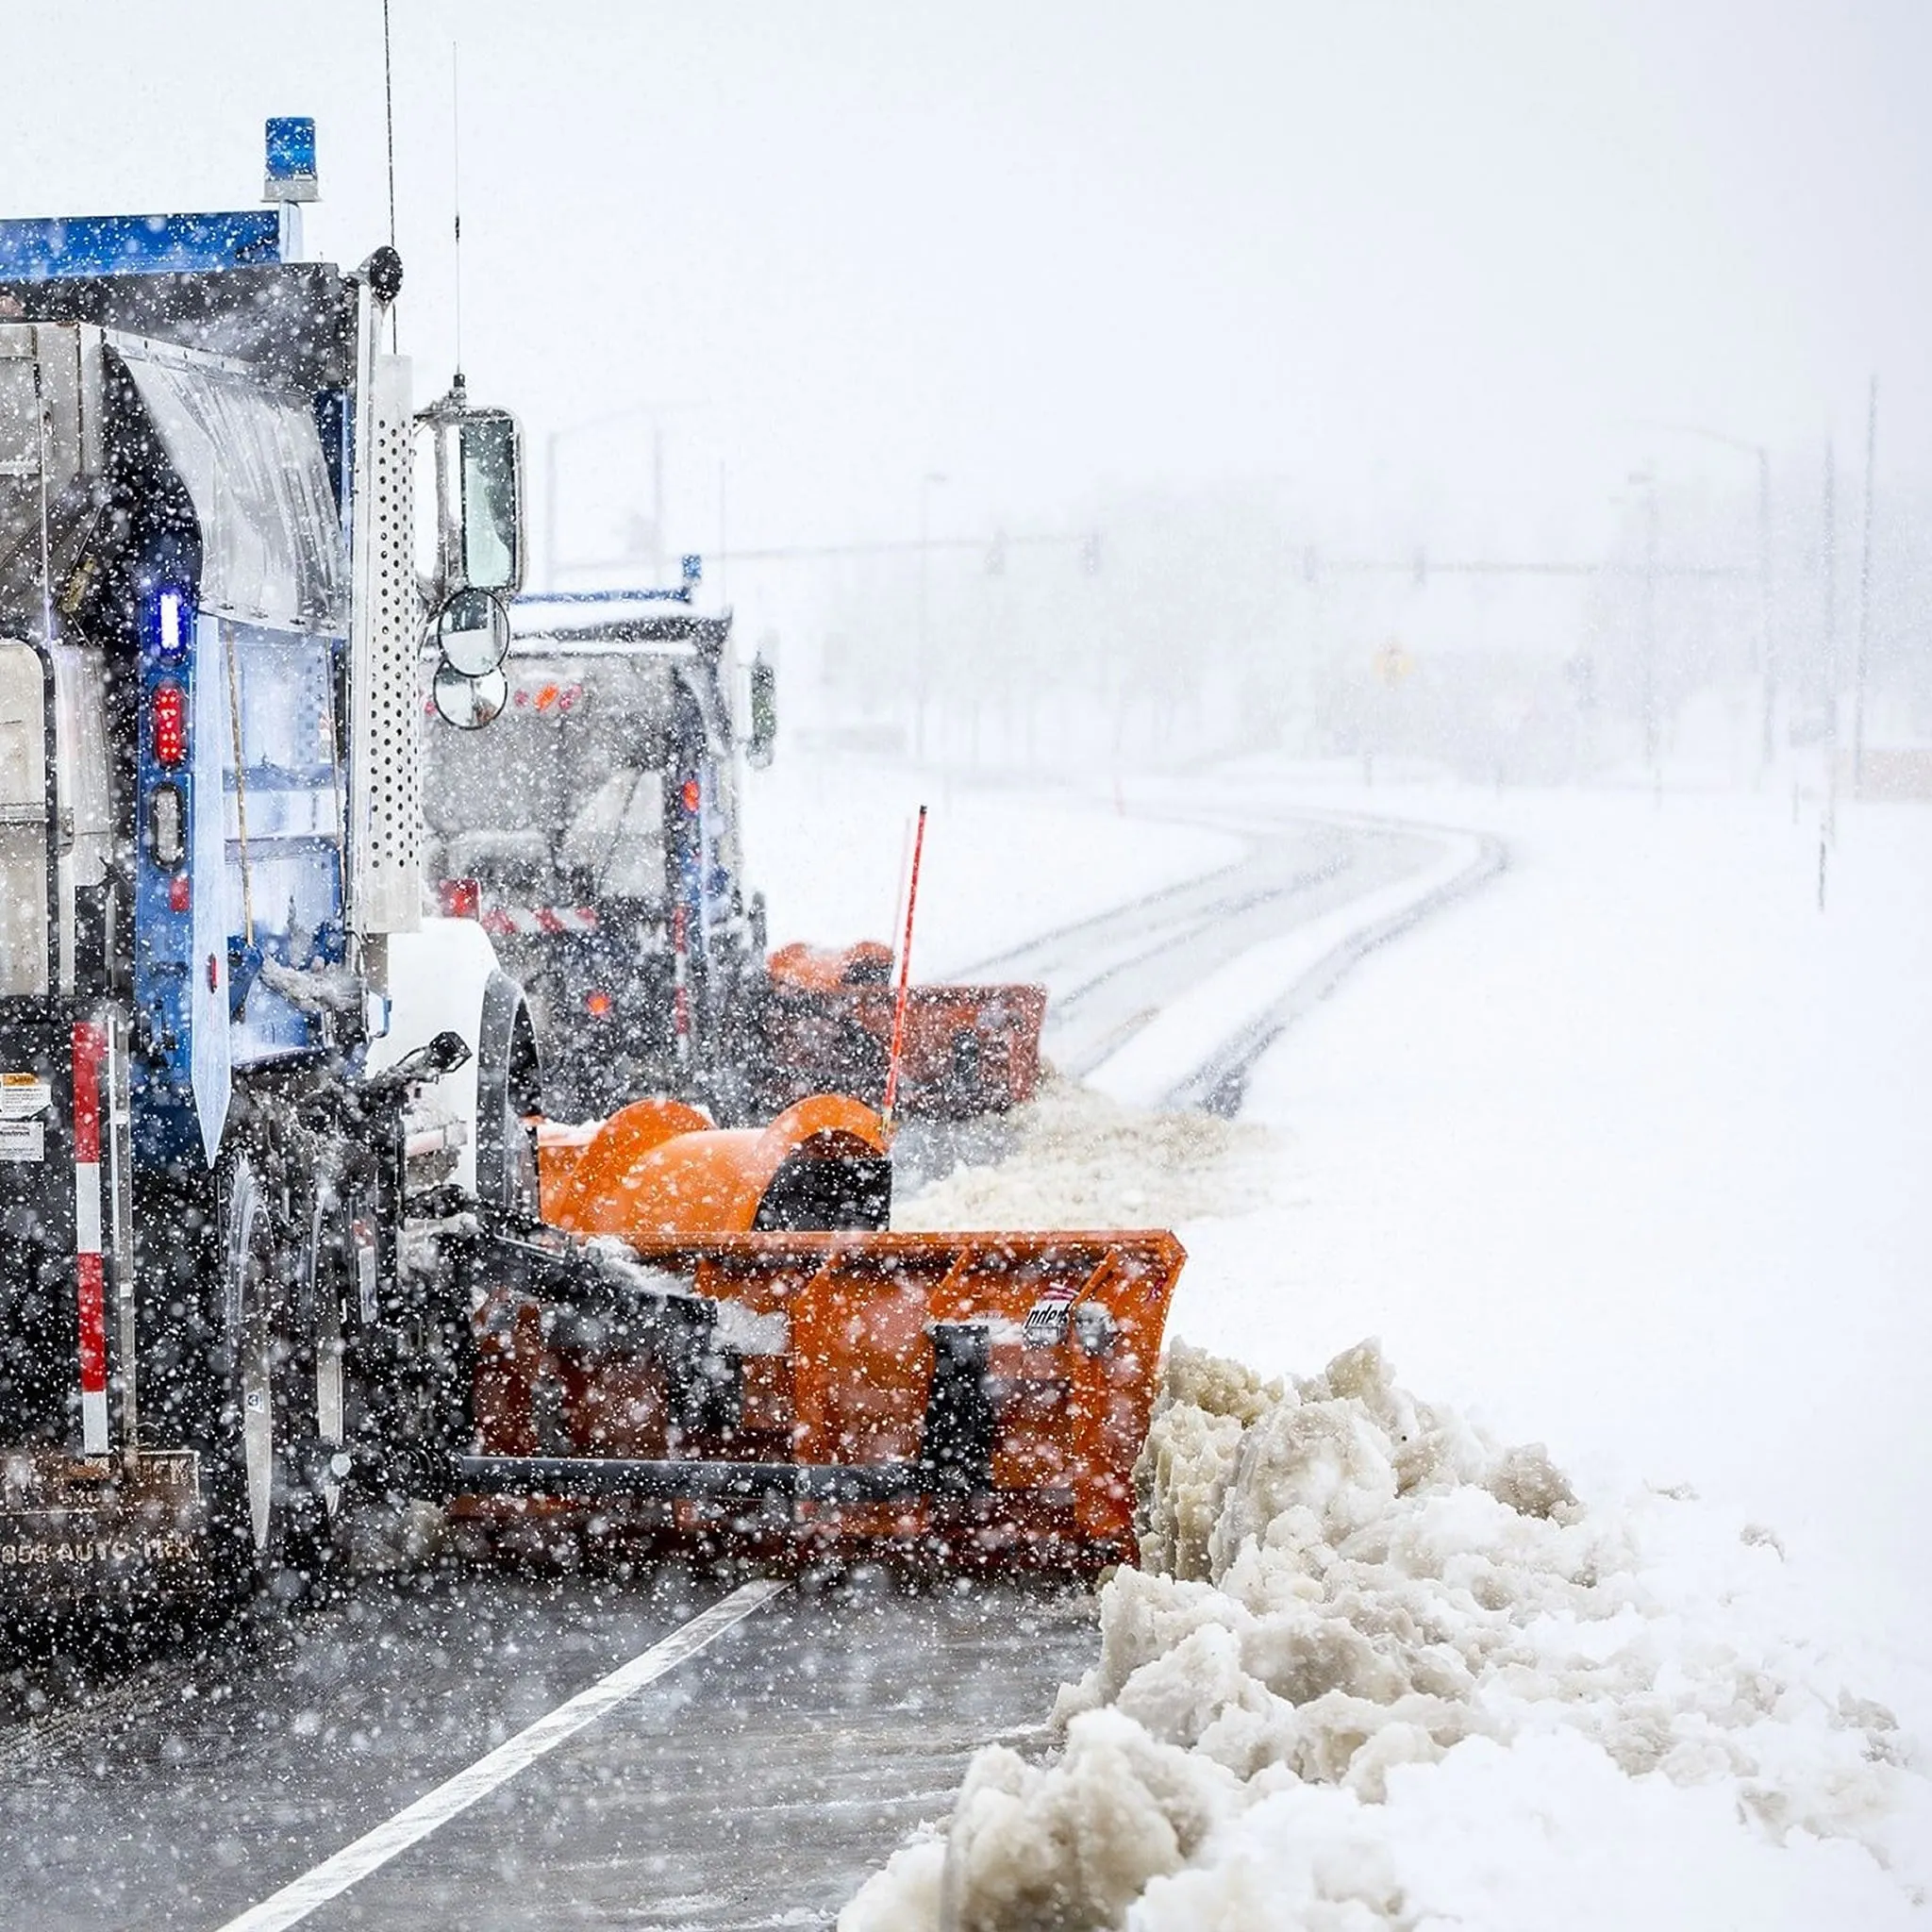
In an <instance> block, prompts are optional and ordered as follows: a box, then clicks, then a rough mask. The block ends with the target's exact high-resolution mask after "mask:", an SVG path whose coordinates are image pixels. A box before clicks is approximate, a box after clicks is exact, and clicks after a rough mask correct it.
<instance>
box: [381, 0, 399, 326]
mask: <svg viewBox="0 0 1932 1932" xmlns="http://www.w3.org/2000/svg"><path fill="white" fill-rule="evenodd" d="M382 125H383V133H384V135H385V136H386V137H387V139H388V142H389V245H390V246H391V248H393V247H394V246H395V245H396V91H395V82H394V79H393V77H392V75H391V69H390V43H389V0H382ZM389 352H390V354H391V356H393V355H394V354H396V308H395V304H394V303H393V302H391V304H390V305H389Z"/></svg>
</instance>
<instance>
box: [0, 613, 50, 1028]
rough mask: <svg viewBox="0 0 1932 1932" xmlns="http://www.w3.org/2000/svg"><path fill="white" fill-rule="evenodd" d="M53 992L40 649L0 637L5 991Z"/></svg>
mask: <svg viewBox="0 0 1932 1932" xmlns="http://www.w3.org/2000/svg"><path fill="white" fill-rule="evenodd" d="M45 991H47V725H46V702H45V686H44V684H43V682H42V675H41V660H40V657H39V655H38V654H37V653H36V652H35V651H33V650H32V649H31V648H30V647H29V646H27V645H25V644H11V643H0V994H5V993H44V992H45Z"/></svg>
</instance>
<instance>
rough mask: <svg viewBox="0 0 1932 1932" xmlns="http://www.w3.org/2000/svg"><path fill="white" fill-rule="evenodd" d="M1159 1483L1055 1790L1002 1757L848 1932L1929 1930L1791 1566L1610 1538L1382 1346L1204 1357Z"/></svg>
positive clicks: (1608, 1525) (1892, 1802)
mask: <svg viewBox="0 0 1932 1932" xmlns="http://www.w3.org/2000/svg"><path fill="white" fill-rule="evenodd" d="M1140 1480H1141V1507H1142V1521H1143V1528H1144V1536H1143V1543H1142V1556H1143V1562H1144V1564H1145V1566H1146V1567H1145V1568H1143V1569H1142V1570H1140V1571H1122V1572H1120V1573H1118V1574H1116V1575H1115V1576H1114V1577H1113V1578H1112V1579H1111V1580H1110V1581H1109V1582H1108V1585H1107V1587H1106V1589H1105V1591H1103V1592H1102V1595H1101V1599H1100V1616H1101V1657H1100V1661H1099V1663H1098V1665H1097V1666H1096V1667H1095V1669H1094V1670H1093V1671H1092V1672H1091V1673H1090V1674H1088V1676H1087V1677H1086V1678H1085V1679H1084V1680H1083V1681H1082V1682H1081V1683H1080V1684H1079V1685H1077V1686H1070V1687H1068V1688H1066V1689H1064V1690H1063V1691H1062V1692H1061V1695H1060V1700H1059V1704H1058V1708H1057V1711H1056V1721H1057V1723H1058V1725H1059V1726H1061V1727H1062V1729H1063V1743H1062V1746H1061V1748H1060V1750H1059V1752H1058V1756H1057V1757H1055V1759H1054V1760H1053V1761H1052V1762H1051V1763H1050V1764H1047V1765H1045V1766H1037V1765H1032V1764H1029V1763H1027V1762H1026V1761H1025V1760H1024V1759H1022V1758H1021V1757H1018V1756H1016V1755H1015V1754H1014V1753H1012V1752H1010V1751H1008V1750H1006V1749H1004V1748H1001V1747H993V1748H991V1749H989V1750H986V1751H983V1752H981V1753H980V1754H979V1756H978V1757H977V1758H976V1759H975V1760H974V1764H973V1767H972V1769H971V1771H970V1773H969V1774H968V1777H967V1779H966V1782H965V1785H964V1787H963V1789H962V1790H961V1792H960V1795H959V1800H958V1805H957V1807H956V1808H955V1812H954V1815H953V1819H952V1823H951V1825H950V1828H949V1830H948V1831H947V1833H946V1835H945V1837H944V1838H943V1839H942V1840H941V1839H938V1838H934V1839H931V1840H926V1841H924V1842H922V1843H918V1844H914V1845H912V1846H909V1847H908V1848H906V1849H905V1850H904V1851H902V1852H901V1853H900V1854H899V1856H898V1857H896V1858H895V1859H894V1860H893V1862H892V1864H891V1866H889V1867H888V1868H887V1870H886V1871H885V1872H883V1873H881V1874H878V1876H877V1877H875V1878H874V1880H873V1882H872V1883H871V1884H870V1885H869V1886H868V1887H867V1888H866V1890H864V1891H863V1892H862V1893H861V1894H860V1896H859V1898H858V1900H856V1901H855V1902H854V1904H853V1905H852V1906H851V1907H849V1908H848V1910H847V1912H846V1914H845V1915H844V1917H843V1918H841V1927H842V1928H844V1932H864V1928H869V1927H883V1926H886V1925H892V1926H897V1927H904V1928H908V1932H914V1928H928V1932H993V1928H1008V1927H1027V1928H1048V1927H1051V1928H1059V1932H1076V1928H1090V1927H1102V1926H1124V1927H1127V1928H1130V1932H1180V1928H1201V1927H1217V1928H1219V1927H1225V1928H1229V1932H1247V1928H1251V1927H1252V1928H1257V1932H1258V1928H1261V1927H1286V1926H1307V1927H1320V1928H1324V1932H1357V1928H1362V1932H1366V1928H1371V1927H1379V1926H1401V1927H1414V1928H1420V1927H1424V1926H1429V1925H1438V1924H1442V1925H1446V1924H1456V1925H1459V1926H1465V1927H1496V1928H1514V1927H1519V1926H1520V1927H1524V1928H1529V1927H1532V1926H1534V1927H1538V1928H1541V1927H1545V1926H1549V1925H1553V1924H1561V1925H1564V1926H1565V1927H1567V1928H1572V1932H1578V1928H1580V1932H1592V1928H1597V1927H1602V1928H1610V1927H1619V1928H1622V1927H1628V1926H1631V1925H1635V1924H1643V1925H1645V1926H1646V1927H1647V1928H1668V1927H1674V1926H1682V1927H1685V1928H1692V1927H1696V1928H1704V1927H1707V1926H1710V1925H1713V1924H1751V1925H1753V1926H1754V1927H1775V1926H1790V1927H1793V1928H1796V1927H1800V1926H1804V1927H1815V1926H1820V1925H1825V1924H1857V1925H1859V1926H1861V1927H1883V1926H1892V1925H1900V1926H1903V1925H1907V1924H1924V1923H1925V1916H1926V1915H1925V1912H1924V1900H1925V1888H1926V1885H1927V1881H1928V1878H1932V1784H1928V1783H1927V1781H1926V1780H1925V1779H1924V1777H1923V1776H1922V1775H1920V1774H1919V1773H1918V1772H1917V1771H1916V1770H1915V1769H1913V1768H1912V1756H1911V1752H1910V1749H1909V1747H1908V1745H1907V1740H1905V1739H1904V1738H1903V1737H1902V1736H1901V1734H1900V1733H1899V1731H1898V1729H1897V1726H1896V1725H1895V1724H1894V1723H1893V1721H1892V1719H1891V1718H1890V1715H1889V1714H1888V1713H1887V1712H1886V1711H1884V1710H1883V1709H1881V1708H1880V1707H1877V1706H1875V1705H1873V1704H1870V1703H1867V1702H1864V1701H1862V1700H1860V1699H1859V1698H1858V1697H1857V1696H1856V1695H1855V1694H1854V1692H1853V1691H1852V1689H1851V1687H1849V1686H1848V1685H1846V1684H1844V1683H1843V1682H1841V1681H1840V1677H1839V1675H1838V1674H1837V1673H1836V1671H1835V1669H1834V1667H1833V1665H1832V1663H1831V1661H1830V1659H1829V1658H1828V1657H1825V1656H1824V1655H1822V1654H1820V1653H1819V1651H1818V1650H1817V1649H1816V1647H1815V1646H1812V1645H1808V1644H1800V1643H1793V1642H1790V1641H1786V1640H1785V1639H1784V1638H1783V1637H1781V1636H1780V1635H1779V1634H1778V1633H1777V1632H1776V1631H1775V1630H1774V1629H1773V1628H1772V1627H1770V1624H1769V1623H1768V1621H1767V1619H1766V1618H1765V1617H1764V1616H1763V1615H1762V1614H1761V1613H1760V1612H1759V1611H1758V1609H1757V1607H1756V1606H1755V1605H1754V1601H1753V1598H1754V1589H1755V1588H1756V1586H1757V1585H1761V1584H1762V1583H1763V1582H1765V1581H1766V1580H1767V1578H1768V1577H1769V1576H1770V1575H1772V1574H1774V1572H1775V1569H1776V1567H1777V1566H1778V1565H1779V1563H1780V1562H1781V1560H1782V1559H1781V1557H1779V1555H1778V1553H1777V1551H1776V1549H1775V1547H1774V1544H1773V1542H1772V1541H1771V1540H1768V1539H1766V1538H1764V1537H1762V1536H1760V1535H1753V1534H1751V1533H1749V1532H1746V1533H1745V1534H1744V1535H1742V1536H1740V1535H1739V1534H1737V1533H1736V1532H1734V1531H1733V1532H1725V1533H1720V1532H1719V1531H1718V1530H1716V1529H1715V1528H1714V1527H1713V1518H1712V1516H1711V1514H1710V1512H1708V1511H1706V1510H1703V1509H1701V1508H1698V1507H1692V1506H1691V1505H1690V1504H1688V1503H1686V1502H1680V1501H1677V1500H1674V1499H1673V1498H1671V1497H1669V1496H1665V1495H1661V1494H1657V1493H1646V1494H1643V1495H1641V1496H1638V1497H1636V1498H1634V1499H1632V1500H1630V1501H1628V1502H1626V1503H1624V1504H1621V1505H1617V1506H1590V1505H1586V1504H1585V1503H1582V1502H1580V1501H1579V1500H1578V1499H1577V1498H1576V1497H1575V1496H1574V1495H1573V1494H1572V1492H1571V1490H1570V1487H1569V1485H1568V1483H1567V1482H1566V1481H1565V1479H1564V1477H1563V1476H1562V1474H1560V1472H1558V1471H1557V1469H1556V1468H1555V1467H1553V1466H1552V1464H1551V1462H1550V1460H1549V1458H1548V1457H1547V1456H1546V1455H1544V1453H1543V1452H1542V1450H1541V1448H1540V1447H1529V1448H1519V1449H1507V1448H1501V1447H1499V1446H1498V1445H1496V1444H1495V1443H1493V1442H1492V1441H1489V1440H1488V1439H1487V1438H1486V1437H1485V1436H1484V1435H1483V1434H1482V1433H1481V1432H1479V1431H1478V1430H1476V1429H1475V1428H1474V1427H1473V1426H1472V1425H1471V1424H1469V1423H1467V1422H1466V1421H1465V1420H1464V1419H1462V1418H1461V1417H1460V1416H1459V1415H1457V1413H1455V1412H1454V1411H1453V1410H1451V1409H1447V1408H1442V1407H1433V1406H1431V1405H1429V1404H1426V1403H1423V1402H1418V1401H1416V1400H1415V1399H1413V1398H1412V1397H1410V1396H1408V1395H1407V1394H1406V1393H1405V1392H1404V1391H1401V1390H1400V1389H1398V1388H1397V1387H1396V1386H1395V1384H1394V1383H1393V1381H1392V1379H1391V1375H1390V1373H1389V1370H1388V1367H1387V1364H1386V1363H1385V1362H1384V1360H1383V1358H1382V1357H1381V1354H1380V1352H1379V1349H1378V1348H1377V1347H1376V1346H1375V1345H1374V1343H1363V1344H1361V1345H1360V1346H1358V1347H1357V1348H1355V1349H1352V1350H1350V1351H1349V1352H1348V1353H1346V1354H1345V1355H1343V1356H1341V1357H1338V1358H1337V1359H1336V1360H1335V1361H1334V1362H1332V1363H1331V1364H1330V1365H1329V1367H1328V1369H1327V1370H1326V1371H1325V1372H1324V1374H1321V1375H1319V1376H1316V1377H1314V1378H1313V1379H1311V1380H1307V1381H1301V1380H1297V1379H1292V1378H1284V1379H1283V1380H1281V1381H1277V1382H1265V1383H1264V1382H1262V1381H1261V1380H1260V1379H1259V1378H1258V1377H1257V1376H1256V1375H1255V1374H1252V1373H1250V1372H1249V1371H1247V1370H1244V1369H1242V1368H1241V1367H1239V1366H1237V1365H1234V1364H1231V1363H1228V1362H1224V1361H1221V1360H1218V1359H1216V1358H1215V1357H1210V1356H1207V1355H1204V1354H1200V1353H1197V1352H1195V1351H1192V1350H1191V1349H1189V1348H1187V1347H1186V1346H1185V1345H1176V1346H1175V1347H1174V1350H1173V1351H1172V1353H1171V1356H1170V1358H1169V1362H1168V1365H1167V1371H1166V1380H1165V1386H1164V1390H1163V1393H1162V1396H1161V1400H1160V1404H1159V1407H1158V1413H1157V1417H1156V1421H1155V1424H1154V1428H1153V1430H1152V1432H1151V1433H1150V1436H1149V1438H1148V1442H1147V1446H1146V1451H1145V1453H1144V1455H1143V1456H1142V1457H1141V1470H1140Z"/></svg>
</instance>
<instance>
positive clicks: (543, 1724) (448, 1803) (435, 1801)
mask: <svg viewBox="0 0 1932 1932" xmlns="http://www.w3.org/2000/svg"><path fill="white" fill-rule="evenodd" d="M790 1587H791V1586H790V1584H789V1583H788V1582H787V1581H786V1580H785V1579H784V1578H782V1577H779V1578H761V1579H760V1580H758V1582H755V1583H747V1584H743V1585H741V1587H740V1588H739V1589H737V1590H734V1591H732V1592H731V1594H730V1595H729V1596H727V1597H726V1598H725V1599H724V1601H723V1602H722V1603H717V1604H713V1605H712V1606H711V1607H710V1608H709V1609H708V1610H706V1611H704V1612H703V1613H702V1614H700V1615H698V1616H695V1617H693V1618H692V1619H691V1622H690V1623H689V1624H681V1625H680V1626H679V1627H678V1628H677V1629H675V1630H674V1631H673V1632H672V1633H671V1635H670V1636H669V1637H667V1638H665V1639H664V1640H663V1641H662V1642H660V1643H654V1644H653V1645H652V1646H651V1647H650V1649H649V1650H647V1651H645V1652H644V1653H643V1655H642V1656H641V1657H632V1658H631V1660H630V1662H629V1663H627V1664H620V1665H619V1666H618V1667H617V1669H616V1670H614V1671H612V1672H611V1673H610V1674H609V1675H608V1677H605V1678H602V1679H600V1680H599V1681H598V1682H597V1683H595V1684H592V1685H591V1687H590V1689H589V1690H587V1691H578V1692H577V1694H576V1695H575V1697H573V1698H572V1699H571V1700H570V1702H569V1703H567V1704H559V1705H558V1707H557V1708H556V1709H555V1710H553V1711H552V1712H551V1713H550V1714H549V1715H548V1716H547V1717H540V1718H539V1719H538V1720H537V1722H536V1723H535V1724H531V1725H530V1726H529V1727H528V1728H527V1729H526V1730H522V1731H519V1732H518V1733H517V1734H516V1736H515V1737H514V1738H511V1739H509V1740H508V1741H507V1742H505V1743H502V1744H499V1745H498V1746H497V1747H496V1749H495V1750H494V1751H492V1752H491V1753H490V1755H489V1756H488V1757H479V1758H478V1759H477V1760H476V1761H475V1764H473V1765H471V1766H470V1768H469V1769H468V1770H467V1771H459V1772H458V1773H457V1774H456V1776H454V1777H453V1778H450V1779H448V1780H447V1781H445V1782H444V1783H442V1784H440V1785H438V1786H437V1788H436V1789H435V1790H433V1791H425V1793H424V1795H423V1796H422V1797H420V1798H418V1799H417V1800H416V1802H415V1803H414V1804H413V1805H411V1806H409V1807H408V1808H407V1809H406V1810H402V1811H398V1812H397V1813H396V1815H395V1816H394V1817H393V1818H391V1820H390V1821H389V1822H388V1824H378V1825H377V1826H376V1827H375V1830H374V1831H371V1832H367V1833H365V1834H364V1835H363V1836H362V1837H361V1838H358V1840H356V1842H355V1843H354V1844H352V1845H344V1846H343V1847H342V1849H341V1851H339V1852H338V1853H337V1854H336V1855H335V1857H332V1858H325V1859H324V1860H323V1862H322V1863H321V1864H320V1865H318V1866H316V1868H315V1869H314V1870H313V1871H312V1872H305V1873H304V1874H302V1876H301V1877H300V1878H297V1879H294V1880H292V1881H291V1883H289V1884H287V1885H285V1886H283V1887H282V1889H281V1890H279V1891H278V1892H276V1893H275V1895H274V1896H273V1897H271V1898H265V1899H263V1900H262V1902H261V1903H260V1904H259V1905H258V1906H251V1907H249V1908H248V1909H247V1910H246V1911H245V1912H243V1913H242V1916H241V1917H240V1918H239V1919H230V1920H229V1921H228V1923H227V1924H225V1925H224V1926H222V1927H221V1932H280V1928H281V1927H282V1926H284V1925H293V1924H296V1923H297V1922H298V1921H300V1920H303V1919H306V1918H307V1917H308V1915H309V1913H310V1912H312V1911H314V1910H315V1909H316V1908H317V1907H319V1906H325V1905H326V1904H327V1903H328V1902H329V1900H330V1899H332V1898H336V1897H339V1896H340V1895H341V1893H342V1892H345V1891H347V1890H348V1889H349V1888H350V1887H351V1886H352V1885H355V1884H358V1882H359V1881H360V1880H362V1879H364V1878H367V1877H368V1876H369V1874H371V1873H372V1872H374V1871H375V1870H376V1869H377V1868H378V1867H379V1866H382V1865H386V1864H388V1863H389V1861H390V1860H391V1858H393V1857H395V1856H396V1854H397V1853H398V1852H404V1851H408V1848H409V1847H410V1846H411V1845H412V1844H415V1843H416V1842H417V1840H420V1839H425V1838H427V1837H428V1836H429V1834H430V1833H431V1832H432V1831H434V1830H436V1828H437V1827H438V1826H439V1825H442V1824H448V1823H449V1821H450V1820H451V1819H452V1818H454V1817H456V1816H457V1815H458V1813H459V1812H462V1811H467V1810H468V1809H469V1808H470V1807H471V1806H472V1805H474V1804H475V1802H476V1800H477V1799H478V1798H482V1797H487V1796H488V1795H489V1794H490V1793H491V1791H493V1790H495V1789H496V1788H497V1786H499V1785H501V1784H506V1783H508V1780H509V1779H511V1778H513V1777H514V1776H515V1775H516V1774H517V1773H518V1772H520V1771H522V1770H523V1769H524V1767H525V1765H527V1764H533V1763H535V1762H536V1760H537V1759H538V1758H540V1757H542V1756H543V1755H544V1753H545V1752H547V1751H553V1750H555V1749H556V1748H557V1746H558V1745H559V1744H560V1743H562V1742H563V1740H565V1739H566V1738H569V1737H574V1736H575V1734H576V1733H577V1732H578V1731H580V1730H582V1729H583V1728H584V1726H585V1725H586V1724H595V1723H596V1721H597V1720H598V1719H599V1718H600V1717H602V1716H603V1715H604V1713H605V1712H606V1711H608V1710H609V1709H611V1708H612V1707H615V1706H617V1705H619V1704H622V1703H623V1702H624V1700H625V1698H626V1697H628V1696H630V1694H631V1693H632V1692H633V1691H641V1690H642V1689H643V1687H644V1686H645V1685H646V1684H649V1683H652V1682H653V1681H655V1680H656V1679H657V1678H658V1677H661V1676H663V1675H664V1674H665V1673H666V1672H667V1671H674V1670H675V1669H676V1668H677V1666H678V1665H679V1664H681V1663H683V1662H685V1661H686V1659H687V1658H690V1657H695V1656H696V1655H697V1654H698V1652H699V1651H701V1650H703V1649H704V1647H705V1646H706V1645H707V1644H708V1643H710V1642H711V1641H714V1640H715V1639H717V1638H720V1637H722V1636H724V1633H725V1631H727V1630H728V1629H730V1628H731V1626H732V1625H733V1624H740V1623H742V1622H743V1621H744V1619H745V1618H746V1617H748V1616H750V1615H751V1613H752V1612H753V1611H754V1610H756V1609H758V1608H759V1607H762V1606H763V1605H765V1604H768V1603H770V1602H771V1600H772V1599H773V1598H774V1596H776V1595H778V1594H779V1593H780V1591H785V1590H787V1589H789V1588H790Z"/></svg>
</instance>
